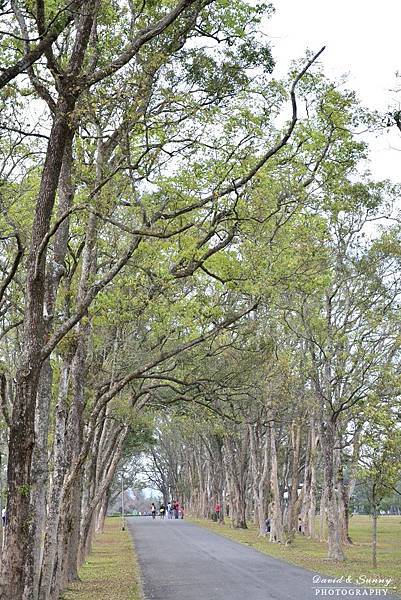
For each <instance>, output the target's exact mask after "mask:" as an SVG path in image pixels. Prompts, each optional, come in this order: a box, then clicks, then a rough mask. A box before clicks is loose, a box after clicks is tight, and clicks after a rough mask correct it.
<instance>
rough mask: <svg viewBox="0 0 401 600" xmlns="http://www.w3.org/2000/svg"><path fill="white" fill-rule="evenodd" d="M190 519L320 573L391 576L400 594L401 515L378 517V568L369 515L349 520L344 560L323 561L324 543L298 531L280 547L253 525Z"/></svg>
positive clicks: (353, 579)
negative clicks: (374, 562)
mask: <svg viewBox="0 0 401 600" xmlns="http://www.w3.org/2000/svg"><path fill="white" fill-rule="evenodd" d="M191 521H192V522H193V523H196V524H197V525H201V526H202V527H207V528H208V529H210V530H212V531H214V532H215V533H219V534H221V535H224V536H226V537H228V538H230V539H232V540H235V541H236V542H241V543H242V544H246V545H247V546H251V547H252V548H255V549H256V550H259V551H260V552H264V553H265V554H269V555H270V556H274V557H275V558H281V559H283V560H286V561H287V562H290V563H293V564H296V565H299V566H301V567H304V568H306V569H310V570H312V571H317V572H319V573H322V574H323V575H330V576H333V577H341V576H344V577H348V576H350V577H351V578H352V581H353V582H357V579H358V578H359V577H364V578H365V581H366V580H367V578H378V577H380V578H391V579H392V582H391V586H390V588H391V589H392V590H395V591H396V592H397V593H398V594H401V516H398V517H395V516H394V517H393V516H391V517H387V516H385V517H380V518H379V521H378V548H377V559H378V568H377V569H373V567H372V563H371V552H372V548H371V542H370V536H371V529H370V528H371V519H370V517H368V516H359V515H357V516H353V517H352V518H351V519H350V535H351V538H352V540H353V542H354V544H353V545H352V546H348V547H347V548H346V550H345V552H346V556H347V560H346V562H345V563H339V562H334V563H333V562H332V561H328V560H326V544H325V543H324V542H316V541H311V540H309V539H307V538H305V537H304V536H303V535H300V534H297V535H296V537H295V540H294V543H293V544H292V545H289V546H283V545H281V544H272V543H270V542H268V541H267V539H265V538H260V537H258V535H257V530H256V528H255V526H253V525H248V527H249V529H248V530H246V529H245V530H243V529H233V528H232V527H231V526H230V524H229V522H228V521H227V522H226V523H225V524H224V525H219V524H218V523H214V522H212V521H206V520H198V519H196V520H195V519H191ZM367 587H368V586H367ZM390 588H389V589H390Z"/></svg>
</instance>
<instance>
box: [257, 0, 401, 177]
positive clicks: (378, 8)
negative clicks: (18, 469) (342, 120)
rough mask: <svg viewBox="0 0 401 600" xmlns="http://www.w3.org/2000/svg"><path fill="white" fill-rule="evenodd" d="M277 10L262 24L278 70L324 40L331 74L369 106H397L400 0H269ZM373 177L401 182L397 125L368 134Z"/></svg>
mask: <svg viewBox="0 0 401 600" xmlns="http://www.w3.org/2000/svg"><path fill="white" fill-rule="evenodd" d="M272 2H273V5H274V7H275V9H276V12H275V15H274V16H273V17H272V18H271V19H270V21H269V22H268V23H267V25H266V33H267V35H268V37H269V39H270V42H271V44H272V46H273V54H274V57H275V60H276V64H277V67H276V70H275V73H276V74H284V73H285V72H286V71H287V69H288V67H289V65H290V63H291V60H292V59H296V58H299V57H301V56H303V55H304V53H305V50H306V49H311V50H314V51H317V50H319V49H320V48H321V47H322V46H324V45H326V50H325V52H324V55H323V56H322V59H321V62H322V63H323V65H324V67H325V72H326V73H327V75H329V76H330V77H337V78H338V77H341V76H342V75H344V74H346V75H347V87H348V88H352V89H354V90H355V91H356V92H357V93H358V96H359V98H360V99H361V101H362V103H363V104H364V105H365V106H368V107H369V108H371V109H376V110H383V111H385V110H386V109H388V107H389V106H400V107H401V91H400V93H399V94H396V93H395V90H396V89H397V87H399V88H400V89H401V78H400V79H399V80H398V81H397V78H396V72H397V71H400V72H401V35H400V25H401V2H400V1H399V0H381V2H373V0H272ZM369 142H370V144H371V147H372V157H371V158H372V162H371V165H370V168H371V171H372V174H373V176H374V177H375V178H378V179H384V178H389V179H391V180H393V181H397V182H401V134H399V133H398V132H397V131H396V130H395V128H394V129H393V131H389V132H387V133H384V134H383V135H381V136H380V137H379V138H378V139H376V138H375V139H373V138H370V139H369Z"/></svg>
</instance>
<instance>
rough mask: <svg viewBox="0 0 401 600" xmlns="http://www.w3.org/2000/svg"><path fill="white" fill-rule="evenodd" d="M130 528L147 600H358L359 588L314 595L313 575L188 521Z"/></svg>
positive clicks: (135, 522)
mask: <svg viewBox="0 0 401 600" xmlns="http://www.w3.org/2000/svg"><path fill="white" fill-rule="evenodd" d="M128 526H129V529H130V531H131V532H132V534H133V537H134V540H135V546H136V550H137V553H138V556H139V563H140V566H141V569H142V577H143V587H144V594H145V599H146V600H312V599H313V598H323V597H326V598H330V597H331V598H333V597H338V598H349V599H350V600H351V599H353V598H355V591H356V590H355V589H353V590H352V591H351V594H352V592H354V594H352V595H351V594H350V590H347V591H346V592H347V593H346V594H344V592H345V590H344V591H343V592H340V593H337V592H335V594H334V595H331V594H330V592H329V593H327V592H328V591H329V590H328V589H327V591H326V593H324V592H323V593H322V592H320V593H319V594H316V589H315V587H316V585H317V584H316V583H314V582H313V573H312V572H310V571H306V570H305V569H301V568H300V567H295V566H293V565H289V564H288V563H286V562H284V561H281V560H276V559H274V558H270V557H269V556H266V555H264V554H261V553H260V552H257V551H256V550H253V549H252V548H247V547H246V546H244V545H241V544H238V543H236V542H233V541H231V540H229V539H227V538H224V537H223V536H220V535H217V534H215V533H213V532H211V531H208V530H207V529H203V528H202V527H197V526H196V525H192V524H191V523H188V522H185V521H181V520H170V521H169V520H165V521H161V520H159V519H158V520H156V521H152V519H151V518H145V517H142V518H135V517H134V518H132V519H129V520H128ZM329 587H330V588H332V589H333V587H341V586H340V585H338V586H329ZM348 587H349V586H348ZM326 588H327V586H326ZM323 594H324V595H323ZM329 594H330V595H329ZM358 596H359V597H360V598H362V597H364V596H363V595H362V594H361V595H359V594H358ZM358 596H357V597H358ZM369 596H370V597H376V598H377V597H378V595H374V596H373V595H370V594H369ZM381 596H382V597H384V594H382V595H381ZM365 597H366V596H365ZM379 597H380V596H379ZM387 598H389V596H387Z"/></svg>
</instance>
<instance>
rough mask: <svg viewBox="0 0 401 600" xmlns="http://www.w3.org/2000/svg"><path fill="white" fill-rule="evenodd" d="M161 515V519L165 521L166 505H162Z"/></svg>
mask: <svg viewBox="0 0 401 600" xmlns="http://www.w3.org/2000/svg"><path fill="white" fill-rule="evenodd" d="M159 514H160V518H161V519H164V516H165V514H166V507H165V506H164V504H163V503H162V504H160V508H159Z"/></svg>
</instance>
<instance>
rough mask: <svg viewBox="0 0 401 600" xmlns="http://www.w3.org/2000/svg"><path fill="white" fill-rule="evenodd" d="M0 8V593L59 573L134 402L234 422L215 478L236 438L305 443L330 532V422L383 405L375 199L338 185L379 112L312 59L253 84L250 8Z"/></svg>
mask: <svg viewBox="0 0 401 600" xmlns="http://www.w3.org/2000/svg"><path fill="white" fill-rule="evenodd" d="M0 10H1V18H2V20H3V22H4V27H2V29H4V31H6V32H7V34H6V35H5V36H4V39H3V41H2V42H1V47H2V56H3V63H4V66H3V70H2V74H1V76H0V86H1V90H2V93H1V99H0V102H1V111H2V120H1V123H0V128H1V136H0V202H1V211H0V227H1V231H2V233H1V238H0V241H1V252H0V269H1V273H2V282H1V286H0V325H1V330H0V336H1V338H0V339H1V376H0V384H1V385H0V392H1V413H2V428H1V454H2V456H5V457H6V459H7V485H6V488H7V489H6V496H7V525H6V527H5V531H4V540H3V551H2V556H1V587H0V593H1V598H4V599H7V600H9V599H10V598H13V600H22V599H23V600H37V599H40V600H50V599H52V600H57V599H58V598H59V595H60V593H61V591H62V590H63V589H64V588H65V586H66V584H67V583H68V581H71V580H73V579H76V578H77V572H78V567H79V565H80V564H81V562H82V561H83V560H84V557H85V556H86V554H87V552H88V551H89V549H90V545H91V541H92V537H93V533H94V531H95V530H96V529H101V528H102V523H103V520H104V515H105V512H106V507H107V501H108V498H109V497H110V493H111V491H110V490H111V488H110V486H111V485H112V481H113V478H114V476H115V473H116V470H117V469H118V466H119V464H121V461H124V460H126V457H127V453H128V454H130V453H131V454H132V453H136V452H137V451H138V448H140V447H142V446H143V444H147V443H149V439H150V438H151V435H152V434H151V431H152V428H151V426H150V425H149V422H148V416H147V414H146V410H147V407H148V406H149V407H150V409H151V411H152V412H153V411H154V410H155V408H156V410H158V409H159V408H160V409H161V408H163V410H164V409H165V408H166V407H169V406H170V404H171V405H172V409H173V410H175V407H176V406H178V405H180V406H181V405H184V406H186V405H187V404H188V403H189V405H191V406H192V405H193V404H194V403H196V405H197V406H201V405H204V407H205V409H206V410H214V411H217V412H218V413H222V414H225V413H226V412H227V413H228V414H229V415H231V414H232V413H233V412H234V413H235V414H236V421H238V422H236V421H235V428H237V429H235V428H233V430H232V434H233V435H232V436H231V437H230V438H229V439H230V440H231V441H230V442H229V444H231V445H230V446H229V447H230V450H228V446H227V444H226V445H225V448H226V449H225V452H226V451H227V452H228V451H230V452H232V456H233V457H234V458H233V460H232V461H231V463H230V464H232V468H233V469H234V467H235V468H236V467H237V466H238V467H239V466H241V465H242V462H241V461H239V460H237V459H236V456H239V455H238V452H239V451H240V450H239V448H240V446H238V444H240V445H241V444H242V445H243V446H244V452H245V450H246V452H245V454H244V458H243V460H244V461H246V460H247V459H246V456H247V451H248V440H249V441H250V440H251V439H252V443H253V444H254V446H253V448H254V450H253V452H254V458H253V460H254V463H255V466H254V468H259V469H260V461H259V459H258V458H257V457H258V452H259V453H260V452H261V448H263V447H264V446H266V452H267V454H266V456H268V457H269V458H268V459H266V460H265V459H263V460H265V462H264V463H263V464H266V465H270V462H269V461H270V460H271V458H270V454H269V453H271V452H272V449H273V446H274V445H273V442H272V441H271V440H276V448H277V444H278V440H279V439H280V437H279V436H288V435H289V432H290V431H293V434H292V435H294V436H295V440H296V439H297V436H298V437H299V440H300V441H299V444H300V448H301V447H303V446H304V447H308V448H309V447H310V445H311V443H312V442H311V440H312V438H313V439H314V440H315V441H314V443H315V444H316V446H317V445H319V447H320V448H322V456H323V457H324V465H325V473H326V475H325V477H326V478H325V481H326V486H327V494H326V495H327V499H326V502H327V506H328V507H330V511H329V513H328V514H330V517H329V526H330V528H331V530H333V532H334V533H335V531H337V529H336V528H335V527H334V528H333V525H332V522H333V519H334V518H335V514H336V513H335V503H336V501H337V500H336V498H337V491H336V476H337V475H336V473H337V466H338V465H339V464H340V462H341V457H340V455H339V452H338V450H337V449H336V448H334V446H333V444H334V441H336V443H337V441H338V440H339V439H340V438H341V437H342V438H344V440H345V439H348V438H349V436H350V435H351V433H350V431H349V429H348V428H347V426H346V420H345V418H343V414H344V413H345V411H346V410H350V409H352V408H353V407H357V406H360V403H361V402H362V401H365V400H366V399H369V402H370V405H371V406H372V411H373V412H375V410H376V409H375V407H376V399H377V402H378V403H379V404H380V406H381V405H383V407H384V408H385V407H390V406H393V404H392V402H393V400H394V394H393V389H396V383H397V382H396V377H395V376H394V374H393V373H394V371H393V367H394V365H395V364H396V362H397V359H398V346H397V342H398V335H397V332H396V325H395V322H396V315H397V310H398V305H397V298H398V287H397V286H398V279H397V276H396V275H397V256H398V255H397V248H398V241H397V236H396V233H394V234H393V233H391V232H390V233H388V234H387V237H386V236H383V238H381V240H380V242H377V243H376V244H375V245H374V247H372V248H371V249H369V250H366V251H363V253H362V254H361V255H360V254H358V250H357V248H355V243H356V238H355V235H357V234H358V232H359V234H360V235H361V236H362V235H363V233H364V231H365V229H364V228H365V227H366V224H367V223H368V222H370V221H371V220H375V219H377V218H378V217H379V216H380V217H381V216H383V215H382V212H383V209H385V212H388V208H387V205H386V203H391V201H392V198H393V197H394V191H393V190H392V189H391V188H390V187H389V186H388V185H385V184H383V185H379V184H372V183H370V182H369V181H365V180H363V178H362V177H359V175H358V177H357V181H355V174H356V173H357V169H358V165H359V163H360V161H361V159H364V158H365V156H366V147H365V145H364V144H363V143H361V141H360V140H359V137H358V133H359V132H360V130H361V128H365V127H366V126H371V125H372V124H375V119H374V118H373V117H372V116H370V115H368V114H366V113H365V112H364V111H363V110H362V109H361V107H360V106H359V105H358V103H357V101H356V99H355V96H354V94H353V93H351V92H349V91H346V90H345V91H341V90H340V89H339V88H338V87H337V86H336V84H334V83H332V82H330V81H328V80H327V79H326V78H325V77H324V75H323V74H322V73H321V71H320V70H319V67H318V64H317V59H318V58H319V56H320V54H321V52H322V50H321V51H319V52H318V53H317V54H316V55H310V56H308V57H307V58H306V59H305V60H304V61H302V62H300V64H298V65H294V69H292V70H291V72H290V73H289V76H288V78H287V79H285V80H283V81H278V80H275V79H274V78H273V77H272V75H271V73H272V70H273V66H274V61H273V58H272V56H271V52H270V48H269V46H268V45H266V44H265V42H264V37H263V35H262V34H260V33H259V29H260V28H261V24H264V22H265V20H266V18H267V17H269V15H270V14H271V12H272V7H271V6H270V5H265V4H262V3H261V4H254V3H252V5H249V4H248V3H247V2H244V1H242V0H236V1H235V2H232V1H229V0H177V1H176V2H172V1H171V0H163V1H162V2H160V1H158V2H154V1H153V0H146V1H142V0H132V1H130V2H128V3H123V2H111V1H110V2H102V3H99V2H97V0H74V1H73V2H68V3H67V4H64V3H63V2H61V1H58V0H55V1H54V0H52V1H50V0H46V1H44V0H37V1H36V2H34V3H32V2H25V1H23V0H21V1H17V0H13V1H12V2H10V3H7V2H5V3H3V4H2V5H1V8H0ZM335 232H337V234H335ZM335 235H338V239H337V238H336V237H335ZM335 240H336V243H335ZM333 257H335V261H334V262H333ZM337 287H338V289H337ZM238 353H239V354H238ZM275 357H276V358H275ZM250 371H252V372H253V373H254V380H252V378H249V379H248V380H246V377H245V375H246V373H249V372H250ZM286 378H287V383H286V384H285V385H284V383H283V382H284V381H285V379H286ZM392 378H393V379H392ZM275 381H276V383H274V382H275ZM295 389H297V390H298V392H297V393H299V398H300V399H301V400H302V402H301V400H300V405H299V406H301V404H302V406H304V409H303V410H304V412H305V415H304V416H303V417H302V419H301V421H299V419H300V416H299V415H300V414H301V412H299V413H297V412H296V410H295V409H296V406H297V402H295V399H294V398H295V397H294V393H295ZM312 389H313V393H312V391H311V390H312ZM269 390H275V392H274V394H273V391H269ZM285 390H287V392H288V397H287V392H285ZM253 396H256V400H255V403H253V402H252V403H248V400H249V398H250V397H253ZM311 398H313V401H312V400H311ZM284 400H285V403H284ZM394 401H395V400H394ZM227 402H228V405H227ZM260 402H261V403H262V404H261V405H260V406H259V403H260ZM309 402H310V403H311V406H312V405H313V406H314V407H315V408H313V409H312V408H307V407H308V406H309ZM230 403H232V407H231V404H230ZM314 403H315V404H314ZM285 406H287V409H285V408H284V407H285ZM278 407H280V409H281V410H282V412H283V414H285V413H288V414H290V415H292V414H293V421H294V423H295V424H294V426H292V425H291V427H293V429H291V427H290V429H288V427H287V429H286V426H285V425H284V423H285V422H284V421H283V423H281V421H279V416H278V414H279V413H277V410H278V409H279V408H278ZM384 408H383V410H384ZM248 410H249V415H250V416H249V418H247V417H246V418H245V417H244V415H246V413H247V411H248ZM299 410H301V409H299ZM354 410H357V409H356V408H355V409H354ZM392 410H393V409H391V410H390V411H389V413H388V415H387V416H388V418H392V417H393V412H392ZM381 412H383V411H381ZM288 414H287V416H288ZM302 414H303V413H302ZM306 414H307V416H306ZM364 414H365V413H364ZM384 416H385V415H384V413H383V419H384ZM311 417H313V418H311ZM244 418H245V421H244ZM386 418H387V417H386ZM355 419H356V421H355V422H357V423H358V428H361V427H362V428H363V427H364V425H363V423H365V422H366V421H363V422H362V423H361V424H359V420H357V416H355ZM248 421H249V422H248ZM298 421H299V423H298ZM267 424H268V426H267ZM301 424H302V426H301ZM258 428H259V429H258ZM282 428H283V429H282ZM298 428H299V431H298ZM306 431H309V433H308V434H307V433H306ZM235 432H237V433H236V434H235ZM313 432H314V433H313ZM364 433H365V431H364ZM318 437H319V444H318V441H317V438H318ZM266 439H269V440H270V441H269V445H268V447H267V445H266V444H267V443H266ZM283 439H285V438H283ZM306 439H307V440H309V441H307V442H305V440H306ZM372 439H378V438H377V436H375V433H374V431H373V430H372ZM379 439H381V438H379ZM296 443H298V442H294V444H296ZM305 443H306V446H305ZM344 443H345V442H344ZM302 444H303V446H302ZM389 451H390V450H389ZM300 452H301V450H300ZM309 454H310V455H312V454H313V452H312V451H311V450H309ZM263 456H264V455H263ZM375 456H376V454H375ZM241 460H242V459H241ZM277 460H278V461H279V459H277ZM294 460H295V459H294ZM300 460H301V459H300ZM308 460H309V459H308ZM255 461H256V462H255ZM258 461H259V462H258ZM367 461H368V463H369V465H370V464H371V462H372V459H371V458H369V457H368V458H367ZM387 462H388V461H387ZM244 464H245V463H244ZM277 464H279V462H277ZM300 464H301V463H300ZM302 464H303V463H302ZM294 465H295V462H294ZM241 468H243V467H242V466H241ZM268 468H270V467H269V466H266V469H265V471H266V473H267V470H268ZM294 468H295V466H294ZM262 472H263V470H262ZM266 473H265V474H264V475H263V478H264V479H263V480H265V478H266V477H267V475H266ZM215 476H216V477H218V476H219V477H220V476H221V474H220V475H218V471H216V475H215ZM232 477H234V475H232ZM233 481H234V480H233ZM194 485H195V483H194ZM216 485H217V484H216ZM242 485H245V483H243V484H242ZM294 485H295V480H294ZM262 488H263V486H262ZM305 489H306V488H305ZM194 490H195V487H194ZM194 493H195V492H194ZM260 493H261V496H260V498H261V501H262V500H263V497H264V496H263V494H264V491H263V489H262V491H261V492H260ZM241 494H243V492H242V491H241V488H239V489H238V500H237V502H238V511H239V512H238V519H239V520H238V523H239V524H241V519H242V517H241V515H240V511H241V510H243V506H244V504H243V503H242V496H241ZM277 498H278V496H277ZM294 498H295V497H294V495H292V501H295V500H294ZM277 502H278V500H277ZM280 510H281V508H280V506H279V505H278V504H277V507H276V512H277V514H279V512H280ZM333 511H334V512H333ZM277 519H278V517H277V518H276V522H277V523H279V520H277ZM330 523H331V525H330ZM276 527H278V525H276ZM334 533H332V534H331V538H330V539H332V538H333V536H334ZM333 539H334V538H333ZM333 543H334V542H333ZM337 545H338V544H337ZM336 551H337V550H336Z"/></svg>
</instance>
